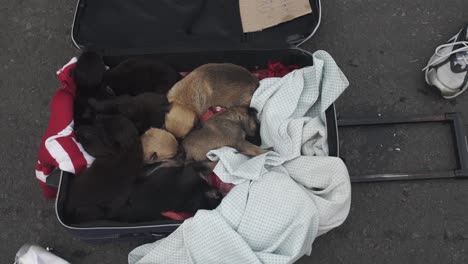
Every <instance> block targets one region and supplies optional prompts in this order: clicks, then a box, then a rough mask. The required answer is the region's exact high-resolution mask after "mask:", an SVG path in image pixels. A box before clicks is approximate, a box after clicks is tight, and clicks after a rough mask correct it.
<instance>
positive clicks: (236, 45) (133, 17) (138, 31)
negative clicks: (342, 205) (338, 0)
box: [56, 0, 339, 241]
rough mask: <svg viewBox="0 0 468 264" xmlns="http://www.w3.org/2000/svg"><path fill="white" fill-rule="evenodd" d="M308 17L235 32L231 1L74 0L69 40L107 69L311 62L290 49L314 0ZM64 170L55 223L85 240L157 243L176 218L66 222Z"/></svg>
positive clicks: (332, 128)
mask: <svg viewBox="0 0 468 264" xmlns="http://www.w3.org/2000/svg"><path fill="white" fill-rule="evenodd" d="M310 3H311V6H312V10H313V12H312V14H309V15H306V16H303V17H300V18H298V19H295V20H293V21H290V22H287V23H284V24H281V25H278V26H275V27H272V28H269V29H266V30H264V31H261V32H255V33H248V34H245V33H243V32H242V26H241V20H240V14H239V7H238V0H225V1H217V0H192V1H185V0H182V1H176V0H166V1H161V0H159V1H145V0H133V1H127V0H78V3H77V7H76V12H75V17H74V21H73V29H72V40H73V43H74V44H75V46H76V47H77V48H78V49H80V50H82V49H86V48H92V49H98V50H100V51H102V52H103V54H104V60H105V62H106V64H107V65H108V66H110V67H113V66H115V65H117V64H118V63H119V62H121V61H123V60H124V59H127V58H129V57H134V56H145V57H153V58H156V59H158V60H162V61H164V62H166V63H168V64H170V65H172V66H173V67H174V68H175V69H177V70H178V71H180V72H185V71H190V70H193V69H194V68H196V67H197V66H199V65H202V64H205V63H209V62H231V63H234V64H238V65H242V66H244V67H246V68H248V69H249V70H255V69H263V68H266V65H267V63H268V62H269V61H280V62H282V63H283V64H285V65H292V64H294V65H299V66H301V67H304V66H310V65H312V63H313V61H312V56H311V54H310V53H309V52H307V51H304V50H302V49H300V48H299V47H298V46H299V45H300V44H301V43H302V42H304V41H306V40H307V39H308V38H310V37H311V36H312V35H313V34H314V33H315V31H316V30H317V28H318V26H319V24H320V17H321V7H320V0H310ZM326 117H327V129H328V143H329V149H330V153H329V154H330V156H338V142H339V141H338V134H337V131H338V130H337V125H336V124H337V121H336V115H335V109H334V106H331V107H330V108H329V109H328V110H327V112H326ZM69 179H70V173H66V172H63V173H62V174H61V177H60V182H59V187H58V188H59V191H58V195H57V200H56V214H57V218H58V220H59V222H60V223H61V224H62V225H63V226H64V227H65V228H66V229H67V230H69V231H70V232H71V233H72V234H73V235H74V236H75V237H77V238H80V239H83V240H88V241H103V240H112V239H124V238H134V239H135V238H136V239H140V240H148V241H150V240H157V239H159V238H162V237H165V236H167V235H168V234H170V233H171V232H173V231H174V230H175V229H176V228H177V227H178V226H179V225H180V224H181V221H157V222H145V223H138V224H125V223H116V222H111V221H97V222H92V223H86V224H80V225H71V224H69V222H68V221H67V219H66V218H65V217H64V214H63V211H64V210H63V209H64V204H65V201H66V197H67V191H68V183H69Z"/></svg>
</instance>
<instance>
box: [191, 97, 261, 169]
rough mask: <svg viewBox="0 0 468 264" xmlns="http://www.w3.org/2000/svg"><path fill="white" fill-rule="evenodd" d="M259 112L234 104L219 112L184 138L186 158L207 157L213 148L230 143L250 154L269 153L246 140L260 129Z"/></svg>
mask: <svg viewBox="0 0 468 264" xmlns="http://www.w3.org/2000/svg"><path fill="white" fill-rule="evenodd" d="M256 114H257V111H256V110H255V109H253V108H249V107H246V106H238V107H233V108H230V109H228V110H226V111H225V112H222V113H219V114H216V115H215V116H214V117H212V118H211V119H209V120H207V121H205V122H204V123H202V124H201V127H200V128H199V129H195V130H192V131H191V132H190V133H189V134H188V135H187V137H186V138H185V139H184V141H182V145H183V147H184V149H185V153H186V159H187V160H195V161H203V160H207V157H206V154H207V153H208V152H209V151H210V150H213V149H217V148H220V147H224V146H228V147H232V148H235V149H237V150H238V151H239V152H240V153H243V154H245V155H248V156H257V155H260V154H263V153H266V152H268V150H264V149H262V148H260V147H258V146H256V145H254V144H252V143H250V142H248V141H247V140H246V137H247V136H250V137H253V136H255V133H256V132H257V130H258V129H257V128H258V120H257V117H256Z"/></svg>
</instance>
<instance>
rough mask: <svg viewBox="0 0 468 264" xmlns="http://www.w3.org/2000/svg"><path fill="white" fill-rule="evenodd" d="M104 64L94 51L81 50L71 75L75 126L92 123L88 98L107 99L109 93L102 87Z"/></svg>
mask: <svg viewBox="0 0 468 264" xmlns="http://www.w3.org/2000/svg"><path fill="white" fill-rule="evenodd" d="M105 71H106V66H105V65H104V61H103V59H102V57H101V55H99V54H98V53H96V52H92V51H86V52H83V53H82V54H81V55H80V56H79V57H78V61H77V62H76V65H75V68H74V69H73V71H72V77H73V79H74V80H75V83H76V95H75V99H74V104H73V119H74V121H75V128H77V127H79V126H80V125H89V124H91V123H92V119H93V113H92V112H91V109H90V108H89V104H88V100H89V98H96V99H100V100H102V99H107V98H109V97H110V96H111V95H110V94H109V93H108V92H106V90H105V89H104V88H103V87H102V85H101V82H102V79H103V77H104V72H105Z"/></svg>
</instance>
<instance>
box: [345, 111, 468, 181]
mask: <svg viewBox="0 0 468 264" xmlns="http://www.w3.org/2000/svg"><path fill="white" fill-rule="evenodd" d="M428 122H448V123H450V124H451V125H452V131H453V136H454V139H455V147H456V153H457V159H458V168H457V169H455V170H447V171H423V172H416V173H387V174H372V175H360V176H353V177H351V182H379V181H395V180H418V179H440V178H464V179H468V140H467V136H466V131H465V126H464V124H463V118H462V115H461V113H460V112H453V113H445V114H440V115H433V116H412V117H369V118H346V119H338V127H351V126H372V125H388V124H412V123H428Z"/></svg>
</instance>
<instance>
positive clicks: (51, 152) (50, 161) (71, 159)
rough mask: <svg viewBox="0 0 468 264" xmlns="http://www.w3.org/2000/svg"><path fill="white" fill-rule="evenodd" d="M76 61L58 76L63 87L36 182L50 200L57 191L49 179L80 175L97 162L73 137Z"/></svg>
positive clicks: (57, 94) (44, 141)
mask: <svg viewBox="0 0 468 264" xmlns="http://www.w3.org/2000/svg"><path fill="white" fill-rule="evenodd" d="M75 62H76V58H73V59H72V60H71V61H70V62H69V63H67V64H66V65H65V66H64V67H63V68H62V69H60V70H59V71H58V72H57V78H58V80H59V82H60V83H61V85H62V87H61V88H59V89H58V90H57V91H56V92H55V95H54V96H53V98H52V101H51V104H50V118H49V124H48V127H47V130H46V132H45V133H44V136H43V137H42V140H41V144H40V146H39V152H38V162H37V164H36V178H37V179H38V180H39V183H40V185H41V186H42V191H43V195H44V197H46V198H54V197H55V195H56V192H57V190H55V189H52V188H49V187H47V185H46V184H45V182H46V178H47V176H49V175H50V173H52V171H54V170H55V169H57V168H59V169H61V170H63V171H67V172H71V173H75V174H77V173H80V172H81V171H82V170H83V169H85V168H86V167H87V166H89V165H90V164H91V162H92V160H93V158H92V157H91V156H89V155H88V154H87V153H85V152H84V150H82V147H81V146H80V144H79V143H77V141H76V140H75V136H74V134H73V100H74V97H75V94H76V85H75V82H74V80H73V79H72V77H71V75H70V72H71V70H72V69H73V68H74V67H75Z"/></svg>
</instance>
